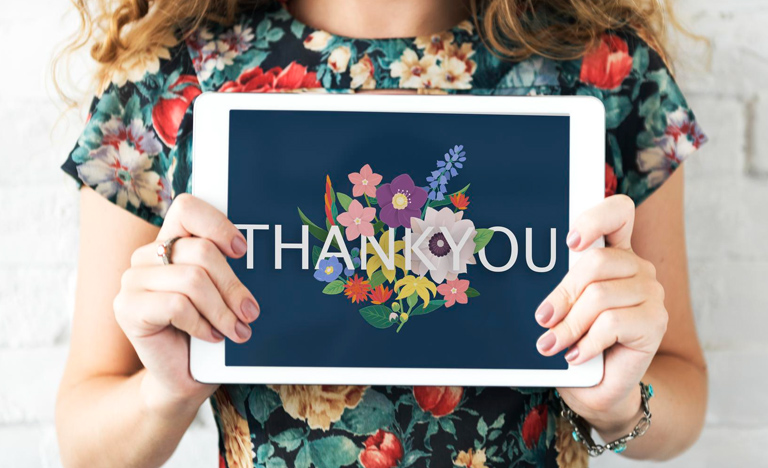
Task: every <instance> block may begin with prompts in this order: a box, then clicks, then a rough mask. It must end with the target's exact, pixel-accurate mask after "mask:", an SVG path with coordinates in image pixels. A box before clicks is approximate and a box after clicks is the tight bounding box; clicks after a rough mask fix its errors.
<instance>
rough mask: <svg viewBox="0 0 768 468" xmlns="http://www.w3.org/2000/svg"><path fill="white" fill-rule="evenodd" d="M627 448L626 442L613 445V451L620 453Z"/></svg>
mask: <svg viewBox="0 0 768 468" xmlns="http://www.w3.org/2000/svg"><path fill="white" fill-rule="evenodd" d="M626 449H627V444H620V445H617V446H616V447H614V449H613V453H621V452H623V451H624V450H626Z"/></svg>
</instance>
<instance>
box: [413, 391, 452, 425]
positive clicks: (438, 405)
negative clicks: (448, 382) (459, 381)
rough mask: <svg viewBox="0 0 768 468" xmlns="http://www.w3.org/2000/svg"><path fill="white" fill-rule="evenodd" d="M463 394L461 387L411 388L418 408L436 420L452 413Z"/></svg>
mask: <svg viewBox="0 0 768 468" xmlns="http://www.w3.org/2000/svg"><path fill="white" fill-rule="evenodd" d="M463 394H464V389H463V388H462V387H413V396H415V397H416V402H417V403H418V404H419V408H421V409H422V410H424V411H428V412H430V413H432V416H434V417H436V418H439V417H441V416H445V415H446V414H451V413H453V410H454V409H456V406H457V405H458V404H459V401H461V396H462V395H463Z"/></svg>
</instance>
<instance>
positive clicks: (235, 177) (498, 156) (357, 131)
mask: <svg viewBox="0 0 768 468" xmlns="http://www.w3.org/2000/svg"><path fill="white" fill-rule="evenodd" d="M568 136H569V117H568V116H512V115H471V114H469V115H467V114H463V115H462V114H409V113H374V112H327V111H324V112H314V111H312V112H311V111H254V110H233V111H231V113H230V137H229V142H230V147H229V195H228V197H229V198H228V200H229V201H228V206H229V218H230V219H231V220H232V222H234V223H235V224H269V225H270V229H269V231H255V232H254V246H253V249H254V269H252V270H247V269H246V260H245V257H243V258H242V259H238V260H232V259H230V264H231V265H232V267H233V269H234V271H235V273H236V274H237V276H238V277H239V278H240V280H241V281H243V283H244V284H245V285H246V286H247V287H248V288H249V289H250V290H251V291H252V292H253V294H254V295H255V297H256V298H257V299H258V301H259V303H260V305H261V316H260V317H259V319H258V320H257V321H256V322H254V324H253V336H252V337H251V339H250V340H249V341H248V342H247V343H245V344H242V345H237V344H235V343H233V342H230V341H228V342H227V344H226V358H225V361H226V365H228V366H324V367H325V366H327V367H411V368H486V369H565V368H567V364H566V362H565V360H564V359H562V356H561V355H559V356H555V357H553V358H545V357H543V356H541V355H540V354H539V353H538V352H537V351H536V346H535V343H536V340H537V338H538V337H539V336H540V335H541V333H542V332H543V331H544V330H543V329H542V328H541V327H539V326H538V324H537V323H536V321H535V319H534V312H535V309H536V307H537V306H538V304H539V303H540V301H541V300H542V299H543V298H544V297H546V295H547V294H548V293H549V292H550V291H551V290H552V288H554V287H555V286H556V285H557V284H558V282H559V281H560V280H561V279H562V277H563V276H564V275H565V273H566V272H567V271H568V252H567V247H566V245H565V236H566V234H567V228H568V169H569V168H568V160H569V138H568ZM454 145H464V149H465V151H466V157H467V160H466V162H465V163H464V168H463V169H462V170H461V171H460V172H459V175H458V176H456V177H455V178H454V179H453V180H451V182H450V183H449V185H448V187H447V189H448V192H449V193H452V192H454V191H456V190H459V189H461V188H462V187H464V186H465V185H466V184H471V186H470V188H469V190H468V192H467V194H468V195H469V198H470V205H469V209H468V210H467V211H466V213H465V215H464V216H465V218H468V219H471V220H472V221H473V222H474V223H475V227H476V228H483V227H485V228H487V227H491V226H504V227H507V228H509V229H510V230H511V231H512V232H513V233H514V234H515V236H516V237H517V241H518V246H519V252H518V256H517V261H516V263H515V265H514V266H513V267H512V268H511V269H510V270H508V271H506V272H504V273H492V272H490V271H488V270H486V269H485V268H484V267H483V266H482V265H481V264H480V262H479V259H478V263H477V265H469V266H468V273H467V274H464V275H462V276H461V277H462V278H466V279H469V280H470V286H472V287H474V288H475V289H477V290H478V291H479V292H480V296H479V297H475V298H470V300H469V303H468V304H466V305H462V304H456V305H454V306H453V307H450V308H445V307H442V308H440V309H438V310H437V311H435V312H432V313H431V314H428V315H424V316H416V317H412V318H411V320H409V321H408V323H406V324H405V326H403V328H402V330H401V331H400V333H395V328H396V327H391V328H388V329H385V330H380V329H376V328H374V327H372V326H371V325H369V324H368V323H366V322H365V320H364V319H363V318H362V317H361V316H360V313H359V309H361V308H362V307H364V306H365V305H370V302H368V303H366V304H352V303H351V302H350V301H349V299H347V298H346V297H345V296H344V295H343V294H341V295H336V296H329V295H325V294H323V293H322V289H323V287H324V286H325V284H326V283H321V282H319V281H317V280H316V279H314V278H313V273H314V270H313V269H310V270H302V269H301V252H300V250H284V251H283V269H282V270H275V269H274V255H275V252H274V236H275V232H274V225H275V224H281V225H282V226H283V242H300V241H301V221H300V219H299V216H298V213H297V207H301V209H302V210H303V211H304V213H306V214H307V216H308V217H309V218H310V219H311V220H313V221H314V222H315V223H316V224H318V225H320V226H323V227H324V225H325V214H324V209H323V194H324V190H325V176H326V174H327V175H330V177H331V181H332V182H333V184H334V189H335V190H336V191H338V192H343V193H346V194H348V195H351V192H352V184H351V183H350V182H349V180H348V178H347V176H348V174H349V173H351V172H358V171H360V168H361V167H362V166H363V165H364V164H370V165H371V167H372V168H373V171H374V172H375V173H378V174H381V175H382V176H383V177H384V178H383V181H382V183H387V182H390V181H391V180H392V179H393V178H394V177H395V176H397V175H400V174H402V173H408V174H409V175H410V176H411V177H412V178H413V180H414V182H415V183H416V184H417V185H422V186H424V185H427V184H426V180H425V179H426V177H427V176H428V175H430V173H431V171H433V170H434V169H435V168H436V161H437V160H438V159H442V158H443V155H444V154H445V153H446V152H447V150H448V149H449V148H451V147H453V146H454ZM340 211H343V210H342V209H341V208H340ZM526 227H531V228H533V259H534V262H535V263H536V264H537V265H539V266H546V265H547V263H548V262H549V258H550V229H551V228H556V229H557V262H556V264H555V268H554V269H553V270H551V271H549V272H547V273H534V272H533V271H531V270H530V269H529V268H528V267H527V265H526V261H525V249H526V243H525V228H526ZM397 232H398V239H400V238H401V236H402V235H403V228H398V231H397ZM314 245H318V246H322V244H321V243H320V241H318V240H317V239H315V238H313V237H312V236H310V252H311V250H312V246H314ZM359 245H360V243H359V239H356V240H354V241H352V242H347V246H348V248H349V249H351V248H353V247H359ZM370 251H371V250H370V247H369V252H370ZM486 252H487V256H488V260H489V261H490V263H492V264H494V265H503V264H505V263H506V261H507V260H508V259H509V254H510V246H509V241H508V240H507V237H506V236H504V235H503V234H499V233H497V234H496V235H495V237H494V238H493V239H492V240H491V242H490V244H489V245H488V247H487V248H486ZM476 257H477V256H476ZM310 264H311V261H310ZM310 268H312V265H310ZM358 273H360V271H359V270H358ZM401 276H402V273H400V275H399V276H398V277H401ZM389 286H390V287H391V286H392V285H389ZM393 297H394V296H393ZM437 298H438V299H439V298H441V297H440V295H438V297H437Z"/></svg>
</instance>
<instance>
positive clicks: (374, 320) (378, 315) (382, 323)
mask: <svg viewBox="0 0 768 468" xmlns="http://www.w3.org/2000/svg"><path fill="white" fill-rule="evenodd" d="M391 313H392V309H390V308H389V307H387V306H383V305H372V306H368V307H363V308H362V309H360V315H362V316H363V318H364V319H365V321H366V322H368V323H369V324H371V325H372V326H374V327H376V328H379V329H382V330H383V329H385V328H389V327H391V326H392V325H394V324H395V322H390V321H389V314H391Z"/></svg>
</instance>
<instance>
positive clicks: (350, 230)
mask: <svg viewBox="0 0 768 468" xmlns="http://www.w3.org/2000/svg"><path fill="white" fill-rule="evenodd" d="M379 177H381V176H379ZM374 217H376V208H370V207H368V208H363V205H361V204H360V202H359V201H357V200H352V203H350V204H349V208H348V209H347V212H346V213H342V214H340V215H339V216H337V217H336V221H338V222H339V223H340V224H341V225H342V226H344V227H345V228H346V232H347V240H350V241H351V240H354V239H357V238H358V237H360V234H362V235H364V236H372V235H373V225H372V224H371V221H373V218H374Z"/></svg>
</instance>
